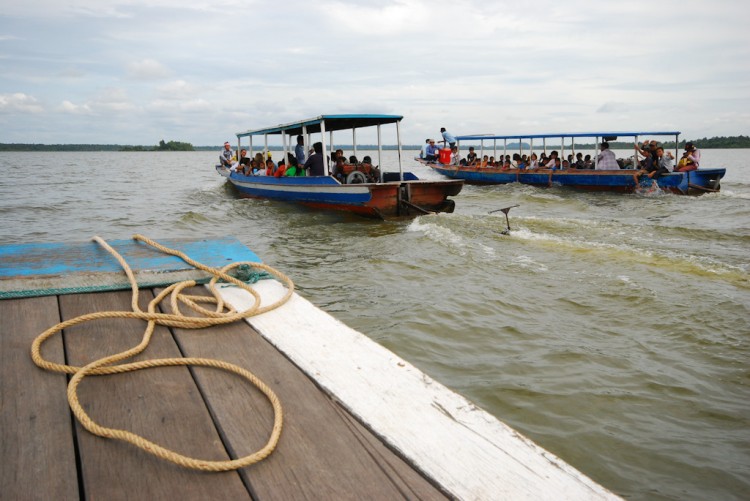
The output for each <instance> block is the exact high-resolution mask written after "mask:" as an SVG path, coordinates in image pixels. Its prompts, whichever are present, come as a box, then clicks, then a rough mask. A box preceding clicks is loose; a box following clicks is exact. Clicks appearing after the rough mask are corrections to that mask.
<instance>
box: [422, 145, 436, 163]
mask: <svg viewBox="0 0 750 501" xmlns="http://www.w3.org/2000/svg"><path fill="white" fill-rule="evenodd" d="M438 151H439V150H438V147H437V146H435V140H434V139H430V142H429V144H428V145H427V154H426V155H425V157H424V159H425V160H427V161H428V162H435V161H437V159H438Z"/></svg>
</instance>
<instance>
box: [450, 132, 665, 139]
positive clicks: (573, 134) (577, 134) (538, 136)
mask: <svg viewBox="0 0 750 501" xmlns="http://www.w3.org/2000/svg"><path fill="white" fill-rule="evenodd" d="M679 134H680V132H678V131H674V132H673V131H658V132H654V131H645V132H622V131H618V132H612V131H605V132H559V133H556V134H513V135H510V136H497V135H494V134H475V135H470V136H456V139H457V140H459V141H474V140H476V141H480V140H483V139H547V138H554V139H557V138H564V137H608V138H609V137H613V138H615V139H616V138H617V137H620V136H623V137H636V136H677V135H679ZM612 140H614V139H612Z"/></svg>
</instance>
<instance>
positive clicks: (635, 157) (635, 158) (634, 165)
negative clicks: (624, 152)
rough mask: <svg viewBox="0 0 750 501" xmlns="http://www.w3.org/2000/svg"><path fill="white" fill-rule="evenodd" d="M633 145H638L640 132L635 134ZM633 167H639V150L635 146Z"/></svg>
mask: <svg viewBox="0 0 750 501" xmlns="http://www.w3.org/2000/svg"><path fill="white" fill-rule="evenodd" d="M633 146H638V134H636V135H635V136H633ZM633 168H634V169H638V150H637V149H636V148H633Z"/></svg>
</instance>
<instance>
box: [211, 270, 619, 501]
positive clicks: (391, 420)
mask: <svg viewBox="0 0 750 501" xmlns="http://www.w3.org/2000/svg"><path fill="white" fill-rule="evenodd" d="M254 288H255V289H256V290H257V291H258V292H259V293H260V294H261V297H262V298H263V304H269V303H270V302H272V301H274V300H276V299H277V298H279V297H281V295H282V294H283V293H284V288H283V286H282V285H281V284H280V283H278V282H276V281H274V280H263V281H261V282H259V283H258V284H255V285H254ZM221 291H222V292H221V293H222V295H223V297H224V298H225V300H226V301H227V302H229V303H230V304H232V305H233V306H234V307H235V308H237V309H238V310H242V309H245V308H247V307H248V306H249V304H250V303H251V302H252V297H251V296H250V294H248V293H247V292H245V291H243V290H241V289H238V288H234V287H225V288H223V289H221ZM248 322H249V323H250V324H251V325H252V326H253V328H255V329H256V330H257V331H258V332H259V333H260V334H261V335H262V336H263V337H264V338H266V339H267V340H268V341H269V342H271V343H272V344H273V345H274V346H276V347H277V348H278V349H279V350H280V351H281V352H283V353H284V354H286V356H288V357H289V358H290V359H291V360H293V361H294V363H295V364H297V365H298V366H299V367H300V368H301V369H302V370H303V371H305V372H306V373H307V374H308V375H309V376H311V377H312V378H313V379H315V380H316V381H317V382H318V384H319V385H320V386H321V387H322V388H324V389H325V390H326V391H327V392H329V393H330V394H331V395H334V396H335V397H336V399H338V400H339V401H340V402H341V403H342V405H344V406H345V407H346V408H347V409H348V410H349V411H350V412H351V413H352V414H354V415H355V416H357V417H358V418H359V419H360V420H361V421H362V422H364V423H365V424H366V425H367V426H368V427H369V428H370V429H372V430H373V432H374V433H376V434H377V435H379V436H380V437H381V438H382V439H383V440H384V441H385V442H387V443H388V444H389V445H390V446H391V447H393V448H394V449H396V450H397V451H399V453H400V454H402V455H403V456H404V457H405V458H407V459H408V460H409V461H410V462H412V463H413V464H414V465H415V467H416V468H418V469H419V470H421V471H422V472H423V473H424V474H425V475H426V476H428V477H429V478H431V479H433V480H434V481H435V482H436V483H438V484H439V485H441V486H442V487H443V488H444V489H445V490H446V491H448V492H450V493H452V494H453V495H454V496H456V497H457V498H459V499H514V500H516V499H529V500H535V501H536V500H542V499H548V500H560V499H574V500H594V499H596V500H600V499H620V498H618V497H617V496H616V495H614V494H613V493H611V492H609V491H608V490H606V489H605V488H603V487H602V486H600V485H599V484H597V483H595V482H594V481H592V480H591V479H589V478H588V477H586V476H585V475H583V474H582V473H580V472H579V471H578V470H576V469H575V468H573V467H572V466H570V465H568V464H567V463H565V462H564V461H563V460H561V459H560V458H558V457H556V456H555V455H554V454H552V453H550V452H548V451H546V450H544V449H542V448H541V447H539V446H537V445H536V444H534V443H533V442H532V441H531V440H529V439H527V438H526V437H524V436H523V435H521V434H520V433H518V432H517V431H515V430H513V429H512V428H510V427H509V426H507V425H505V424H504V423H502V422H500V421H499V420H497V419H496V418H495V417H494V416H492V415H490V414H489V413H487V412H485V411H484V410H482V409H480V408H479V407H477V406H476V405H474V404H473V403H471V402H470V401H468V400H467V399H466V398H464V397H462V396H461V395H459V394H457V393H455V392H453V391H452V390H450V389H448V388H446V387H445V386H443V385H442V384H440V383H438V382H437V381H435V380H433V379H432V378H430V377H429V376H427V375H426V374H424V373H423V372H421V371H420V370H419V369H417V368H416V367H414V366H412V365H411V364H409V363H408V362H406V361H404V360H403V359H401V358H400V357H398V356H397V355H396V354H394V353H392V352H391V351H389V350H387V349H386V348H384V347H382V346H380V345H379V344H377V343H375V342H374V341H372V340H371V339H370V338H368V337H367V336H365V335H363V334H361V333H359V332H357V331H355V330H354V329H351V328H350V327H348V326H346V325H344V324H343V323H341V322H340V321H338V320H337V319H335V318H334V317H332V316H331V315H329V314H327V313H325V312H324V311H322V310H320V309H319V308H317V307H315V306H314V305H313V304H311V303H310V302H309V301H307V300H305V299H303V298H302V297H300V296H299V295H297V294H294V296H293V297H292V299H291V300H290V301H289V302H288V303H287V304H285V305H284V306H282V307H281V308H279V309H277V310H274V311H270V312H268V313H264V314H263V315H259V316H256V317H251V318H250V319H248ZM282 405H283V402H282Z"/></svg>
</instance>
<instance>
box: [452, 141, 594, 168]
mask: <svg viewBox="0 0 750 501" xmlns="http://www.w3.org/2000/svg"><path fill="white" fill-rule="evenodd" d="M452 160H453V158H452ZM451 163H454V162H453V161H452V162H451ZM455 165H462V166H467V167H474V168H480V169H484V168H491V169H500V170H510V169H521V170H532V171H535V170H538V169H552V170H560V169H593V168H594V163H593V162H592V160H591V155H586V156H585V157H584V156H583V154H582V153H578V154H576V155H573V154H570V155H568V158H567V160H562V159H561V158H560V154H559V153H558V152H557V151H552V152H550V154H549V155H547V153H546V152H542V153H541V154H540V155H537V154H536V153H532V154H531V155H526V154H520V153H515V154H513V155H512V156H511V155H509V154H508V155H499V156H498V157H497V159H495V157H494V156H488V155H484V156H483V157H482V158H481V159H480V158H479V157H478V156H477V154H476V152H475V151H474V147H473V146H470V147H469V153H468V154H467V155H466V158H465V159H459V161H458V162H457V163H455Z"/></svg>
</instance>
